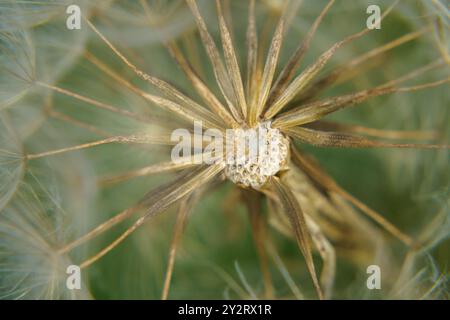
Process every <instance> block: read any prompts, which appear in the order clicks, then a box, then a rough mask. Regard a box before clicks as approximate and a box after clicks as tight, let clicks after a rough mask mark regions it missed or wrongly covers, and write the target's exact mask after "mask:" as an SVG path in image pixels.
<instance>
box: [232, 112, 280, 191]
mask: <svg viewBox="0 0 450 320" xmlns="http://www.w3.org/2000/svg"><path fill="white" fill-rule="evenodd" d="M232 133H233V134H232V135H231V137H227V159H226V166H225V175H226V176H227V178H228V179H230V180H231V181H233V182H234V183H236V184H239V185H243V186H246V187H252V188H254V189H259V188H261V187H262V186H263V185H264V184H265V183H266V182H267V180H268V179H269V178H270V177H271V176H273V175H275V174H277V173H278V171H280V170H281V169H282V168H283V166H284V165H285V164H286V162H287V157H288V153H289V141H288V140H287V139H286V138H285V137H284V135H283V134H282V133H281V132H280V130H278V129H274V128H271V126H270V122H269V121H267V122H264V123H260V124H259V125H258V126H256V127H255V128H253V129H234V130H232Z"/></svg>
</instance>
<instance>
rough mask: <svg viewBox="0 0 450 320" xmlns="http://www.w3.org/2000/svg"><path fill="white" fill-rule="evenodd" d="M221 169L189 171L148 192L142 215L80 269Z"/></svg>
mask: <svg viewBox="0 0 450 320" xmlns="http://www.w3.org/2000/svg"><path fill="white" fill-rule="evenodd" d="M222 169H223V166H222V165H211V166H207V167H199V168H198V169H196V170H191V171H189V172H188V173H187V174H186V175H184V176H183V177H181V178H179V179H177V180H176V181H174V182H172V183H169V184H168V185H166V186H163V187H161V188H158V190H157V191H156V192H150V193H149V194H148V195H147V196H145V197H144V199H143V200H142V201H141V205H142V206H143V207H145V208H146V209H145V212H144V214H143V215H142V216H141V217H140V218H139V219H137V220H136V221H135V222H134V223H133V224H132V225H131V226H130V227H129V228H128V229H127V230H126V231H125V232H123V233H122V234H121V235H120V236H119V237H117V238H116V239H115V240H114V241H113V242H112V243H110V244H109V245H108V246H106V247H105V248H103V249H102V250H101V251H99V252H98V253H97V254H95V255H94V256H92V257H91V258H89V259H87V260H85V261H83V262H82V263H81V264H80V268H86V267H88V266H90V265H91V264H93V263H94V262H95V261H97V260H98V259H100V258H101V257H103V256H104V255H105V254H107V253H108V252H109V251H111V250H112V249H114V248H115V247H116V246H117V245H119V244H120V243H121V242H122V241H123V240H125V239H126V238H127V237H128V236H129V235H130V234H132V233H133V232H134V231H135V230H136V229H138V228H139V227H140V226H142V225H143V224H144V223H145V222H147V221H148V220H149V219H150V218H152V217H153V216H154V215H156V214H158V213H160V212H161V211H163V210H165V209H167V208H168V207H169V206H170V205H172V204H173V203H174V202H176V201H178V200H180V199H182V198H183V197H185V196H186V195H188V194H190V193H191V192H192V191H194V190H196V189H198V188H200V187H201V186H203V185H204V184H205V183H207V182H208V181H210V180H212V179H213V178H214V177H215V176H217V175H218V174H219V173H220V172H221V171H222Z"/></svg>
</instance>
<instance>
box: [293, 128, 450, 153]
mask: <svg viewBox="0 0 450 320" xmlns="http://www.w3.org/2000/svg"><path fill="white" fill-rule="evenodd" d="M284 132H285V133H286V134H288V135H289V136H291V137H293V138H296V139H299V140H300V141H302V142H305V143H308V144H312V145H314V146H319V147H336V148H412V149H449V148H450V145H437V144H417V143H389V142H381V141H376V140H369V139H368V138H365V137H361V136H355V135H350V134H345V133H340V132H331V131H319V130H313V129H308V128H303V127H295V128H289V129H285V130H284Z"/></svg>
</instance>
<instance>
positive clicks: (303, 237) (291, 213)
mask: <svg viewBox="0 0 450 320" xmlns="http://www.w3.org/2000/svg"><path fill="white" fill-rule="evenodd" d="M270 183H271V186H272V187H273V188H274V189H275V191H276V193H277V194H278V197H279V200H280V202H281V205H282V207H283V209H284V211H285V213H286V214H287V215H288V217H289V220H290V222H291V225H292V229H293V231H294V234H295V238H296V240H297V244H298V246H299V248H300V251H301V252H302V254H303V256H304V257H305V261H306V265H307V267H308V271H309V273H310V275H311V278H312V280H313V283H314V287H315V289H316V292H317V295H318V296H319V299H323V298H324V296H323V292H322V289H321V288H320V284H319V280H318V278H317V273H316V269H315V267H314V262H313V258H312V253H311V236H310V234H309V231H308V228H307V226H306V221H305V217H304V214H303V211H302V210H301V208H300V205H299V203H298V201H297V199H296V198H295V196H294V194H293V193H292V191H291V190H290V189H289V188H288V187H286V186H285V185H284V184H283V183H282V182H281V181H280V179H279V178H278V177H272V178H271V179H270Z"/></svg>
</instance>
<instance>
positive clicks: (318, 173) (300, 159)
mask: <svg viewBox="0 0 450 320" xmlns="http://www.w3.org/2000/svg"><path fill="white" fill-rule="evenodd" d="M291 150H292V160H293V162H294V163H295V164H296V165H297V166H298V167H300V168H301V169H302V170H303V171H304V172H305V173H307V174H308V176H309V177H311V178H312V179H313V180H314V181H316V182H317V183H318V184H319V185H321V186H323V187H324V188H325V189H326V190H329V191H334V192H336V193H338V194H339V195H340V196H342V197H343V198H344V199H346V200H347V201H349V202H350V203H352V204H353V205H354V206H355V207H357V208H358V209H359V210H361V212H363V213H364V214H365V215H367V216H368V217H370V218H371V219H373V220H374V221H375V222H377V223H378V224H379V225H380V226H381V227H382V228H384V229H385V230H386V231H387V232H389V233H390V234H391V235H393V236H394V237H396V238H397V239H399V240H400V241H402V242H403V243H404V244H406V245H407V246H409V247H414V246H415V242H414V240H413V239H412V238H411V237H410V236H408V235H406V234H404V233H403V232H402V231H400V230H399V229H398V228H397V227H396V226H394V225H393V224H392V223H390V222H389V221H388V220H386V219H385V218H384V217H383V216H381V215H380V214H379V213H378V212H376V211H375V210H373V209H371V208H369V207H368V206H366V205H365V204H364V203H362V202H361V201H359V200H358V199H356V198H355V197H353V196H352V195H351V194H349V193H348V192H347V191H345V190H344V189H342V188H341V187H340V186H339V185H338V184H337V183H336V182H335V181H334V180H333V179H332V178H331V177H330V176H329V175H327V174H326V173H325V172H324V171H323V170H322V169H321V168H320V167H319V166H318V165H317V164H315V163H314V162H312V161H311V160H310V159H308V158H307V156H304V155H302V154H301V153H300V152H299V151H297V150H296V148H295V147H293V148H291Z"/></svg>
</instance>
